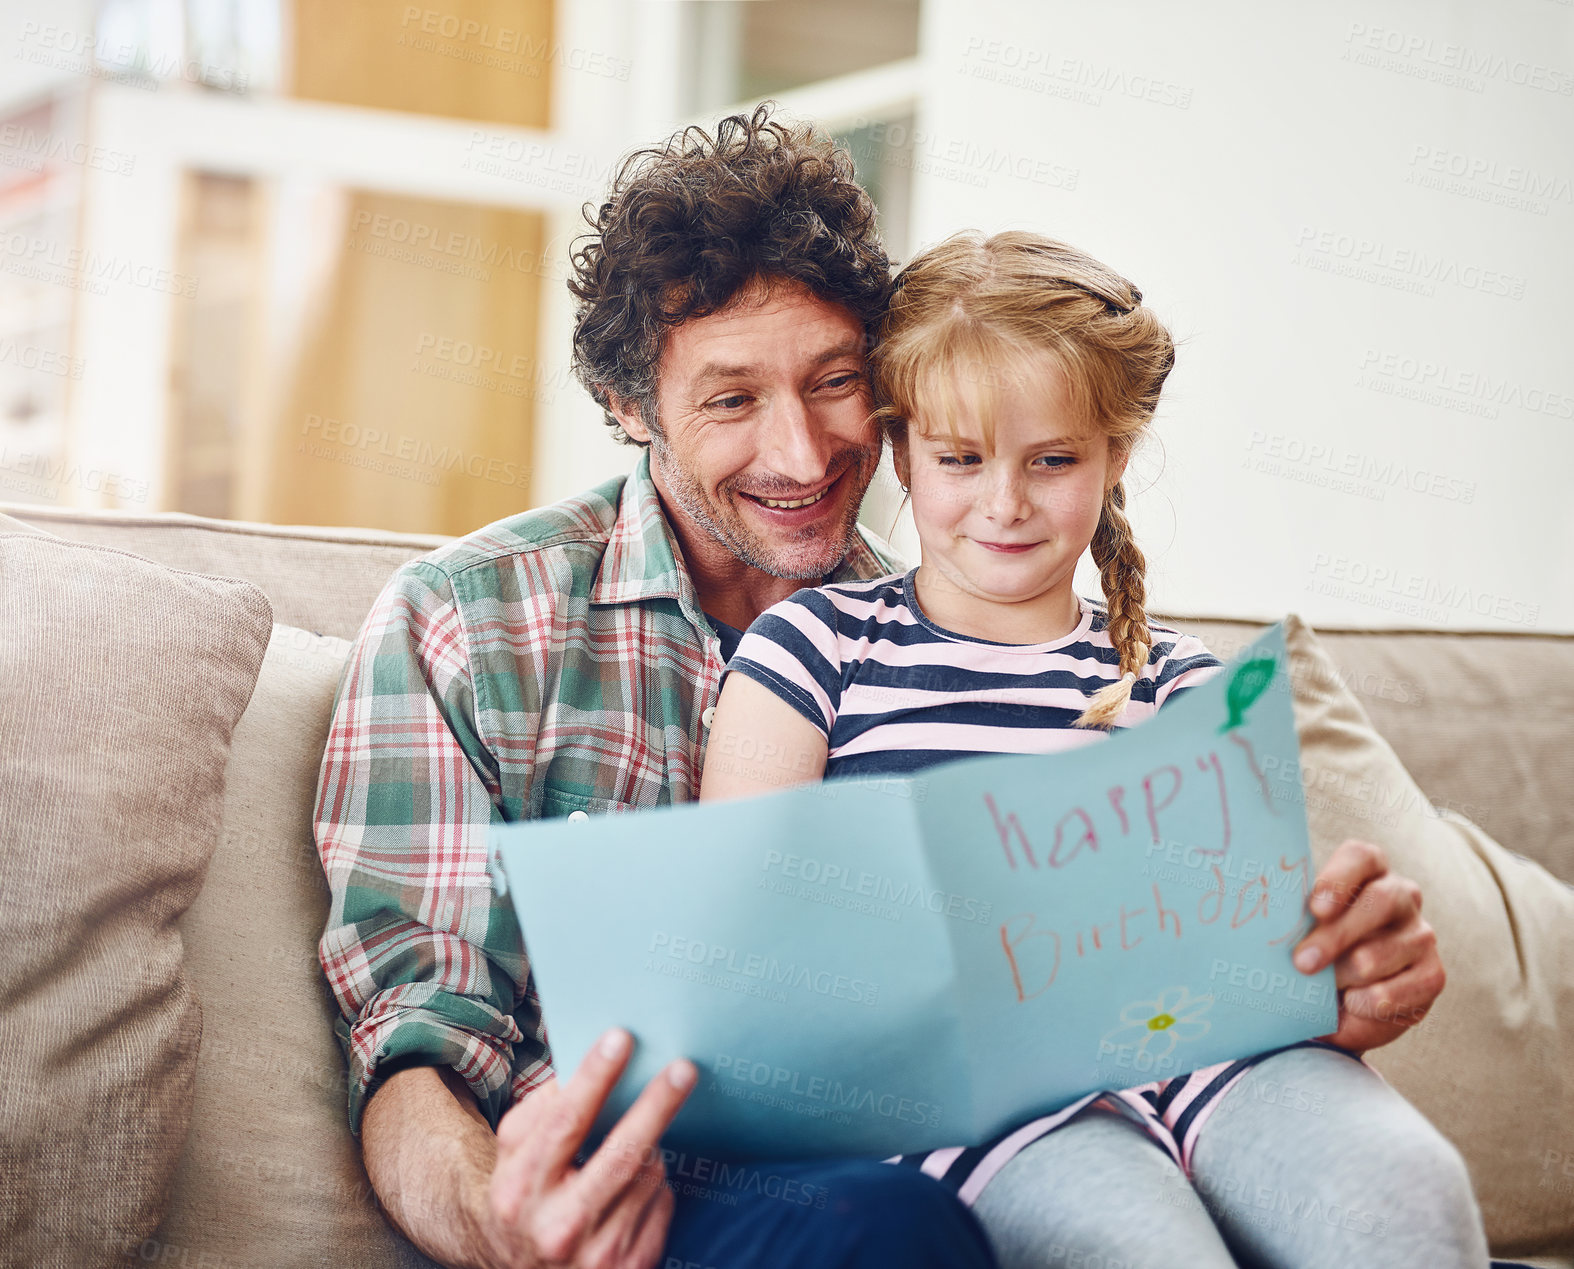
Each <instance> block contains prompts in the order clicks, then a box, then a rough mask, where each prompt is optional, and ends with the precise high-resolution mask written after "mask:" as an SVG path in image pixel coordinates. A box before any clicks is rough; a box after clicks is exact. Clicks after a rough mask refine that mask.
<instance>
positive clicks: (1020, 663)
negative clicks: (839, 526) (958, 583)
mask: <svg viewBox="0 0 1574 1269" xmlns="http://www.w3.org/2000/svg"><path fill="white" fill-rule="evenodd" d="M916 572H917V569H910V570H909V571H908V572H907V573H905V574H901V573H894V574H891V575H890V576H887V577H879V578H876V579H874V580H873V581H868V582H851V583H847V582H844V583H841V584H838V585H832V586H821V587H819V588H818V589H813V590H807V589H806V590H800V591H798V592H797V593H796V594H794V595H792V596H791V597H790V598H788V599H785V600H783V601H782V602H781V603H779V604H776V605H774V606H772V607H771V608H768V609H766V610H765V612H763V613H761V614H760V616H759V617H758V618H756V619H755V622H754V624H753V625H751V626H750V627H749V629H748V631H747V633H746V634H745V635H744V636H743V639H742V640H741V641H740V642H739V644H738V650H737V651H736V652H735V653H733V655H732V658H731V659H730V660H729V661H728V662H727V669H726V673H728V674H731V673H739V674H743V675H745V676H747V677H748V678H751V679H754V680H755V681H756V682H758V683H762V684H764V685H765V686H766V687H768V688H770V689H771V691H773V692H775V693H776V695H778V696H780V697H781V698H782V699H783V700H784V701H786V702H787V703H788V704H789V705H791V706H792V707H793V708H794V709H796V710H797V711H798V712H799V713H800V714H802V715H803V716H804V717H805V718H807V719H808V720H809V721H810V722H811V723H813V724H814V725H815V726H816V727H818V728H819V729H820V731H821V732H823V733H824V734H825V737H826V742H827V750H828V752H827V756H826V765H825V775H826V778H827V779H830V778H832V777H836V776H850V775H889V774H893V773H908V772H913V771H918V770H921V769H922V768H924V767H930V766H934V765H935V764H936V763H939V762H946V761H949V760H950V759H953V758H964V757H969V756H971V755H975V754H981V753H1054V752H1057V751H1059V750H1063V749H1073V748H1076V747H1077V746H1080V745H1090V744H1095V743H1097V742H1098V741H1099V740H1101V739H1102V738H1103V734H1102V733H1101V732H1098V731H1096V730H1087V729H1082V728H1074V727H1072V723H1073V722H1074V721H1075V720H1076V718H1077V717H1078V715H1080V714H1081V713H1082V711H1083V710H1084V709H1086V708H1087V705H1088V701H1089V699H1090V698H1091V697H1092V696H1093V694H1094V693H1095V692H1096V691H1098V690H1099V688H1101V687H1103V686H1105V685H1106V684H1108V683H1113V682H1114V681H1115V680H1116V679H1118V678H1119V677H1120V654H1119V653H1118V652H1117V651H1116V650H1115V645H1114V643H1113V642H1111V640H1110V637H1109V631H1108V622H1107V615H1106V613H1105V610H1104V606H1103V605H1102V604H1096V603H1094V602H1093V601H1092V600H1089V599H1083V598H1081V597H1079V598H1078V603H1079V604H1080V605H1081V609H1082V618H1081V620H1080V621H1079V622H1078V623H1077V627H1076V629H1074V630H1073V631H1071V633H1070V634H1068V635H1065V636H1063V637H1061V638H1059V639H1054V640H1051V641H1049V642H1048V643H1027V644H1016V643H992V642H990V641H989V640H987V639H975V638H971V637H969V636H966V635H960V634H955V633H953V632H952V631H949V630H945V629H942V628H941V627H940V626H937V625H935V623H934V622H932V621H930V620H929V618H928V617H926V616H925V615H924V613H923V611H922V610H921V609H920V608H919V606H918V603H917V600H916V599H915V597H914V595H913V576H914V574H915V573H916ZM1149 629H1150V630H1151V631H1152V632H1153V647H1152V649H1151V651H1150V652H1149V654H1148V664H1147V665H1146V667H1144V669H1143V671H1142V674H1141V677H1140V678H1139V679H1138V680H1137V682H1136V683H1135V684H1134V685H1133V686H1132V691H1131V701H1130V703H1129V704H1128V705H1127V706H1126V709H1125V712H1124V713H1122V714H1121V716H1120V718H1119V719H1118V720H1117V722H1116V726H1119V727H1134V726H1136V725H1137V724H1138V723H1140V722H1143V721H1145V720H1146V719H1148V718H1151V717H1152V716H1153V715H1154V713H1155V712H1156V711H1157V710H1158V709H1159V707H1160V706H1161V705H1163V704H1164V702H1165V701H1167V700H1169V699H1170V698H1171V697H1173V696H1174V695H1176V693H1178V692H1181V691H1184V690H1185V689H1186V688H1187V687H1191V686H1193V685H1195V684H1197V683H1200V682H1202V681H1203V680H1204V679H1206V678H1208V677H1209V676H1211V675H1212V674H1214V673H1216V672H1217V670H1218V668H1219V660H1218V658H1217V657H1215V656H1214V655H1213V654H1212V653H1210V652H1209V651H1208V650H1207V648H1205V647H1203V645H1202V644H1201V643H1200V642H1199V641H1198V640H1197V639H1194V638H1192V637H1191V636H1190V635H1183V634H1181V633H1180V632H1179V631H1177V630H1172V629H1170V628H1169V627H1168V626H1161V625H1157V624H1155V623H1152V622H1150V623H1149Z"/></svg>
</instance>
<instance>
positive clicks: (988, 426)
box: [870, 230, 1175, 728]
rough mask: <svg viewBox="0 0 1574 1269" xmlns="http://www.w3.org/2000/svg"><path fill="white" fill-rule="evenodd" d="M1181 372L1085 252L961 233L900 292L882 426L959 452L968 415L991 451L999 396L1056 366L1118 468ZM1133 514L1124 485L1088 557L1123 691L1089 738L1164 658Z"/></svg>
mask: <svg viewBox="0 0 1574 1269" xmlns="http://www.w3.org/2000/svg"><path fill="white" fill-rule="evenodd" d="M1174 364H1175V344H1174V341H1173V340H1172V339H1171V338H1170V333H1169V331H1168V330H1166V329H1165V327H1164V324H1163V323H1162V322H1160V321H1159V319H1158V318H1157V317H1156V316H1155V315H1154V314H1153V312H1152V310H1151V309H1147V308H1144V307H1143V306H1142V292H1141V291H1139V290H1137V288H1136V287H1134V286H1133V285H1132V284H1131V283H1130V282H1128V281H1127V280H1126V279H1125V278H1123V277H1121V276H1120V274H1118V273H1116V272H1115V271H1114V270H1113V269H1110V268H1109V267H1108V266H1106V265H1103V264H1100V263H1099V262H1098V261H1097V260H1095V259H1093V258H1092V257H1091V256H1088V255H1086V254H1085V253H1083V252H1081V251H1078V250H1077V249H1076V248H1075V247H1070V246H1067V245H1066V244H1065V243H1063V242H1056V241H1054V240H1053V239H1050V238H1044V237H1041V236H1040V235H1038V234H1032V233H1027V232H1024V231H1020V230H1013V231H1010V232H1006V233H999V234H995V235H994V236H993V237H990V238H985V237H983V236H982V235H981V234H979V233H976V232H972V231H969V232H964V233H959V234H955V235H953V236H952V237H950V238H947V239H946V240H945V241H944V242H942V243H940V244H939V245H938V246H934V247H931V248H929V249H928V250H927V251H923V252H921V253H920V254H919V255H918V256H917V257H916V258H915V259H914V260H913V261H912V263H910V264H909V265H908V266H907V267H906V268H905V269H903V270H902V272H901V274H900V275H899V276H898V278H897V279H896V284H895V290H894V293H893V295H892V299H891V305H890V308H889V309H888V310H887V312H886V315H885V318H884V320H883V321H882V323H881V325H880V327H879V329H878V332H877V337H876V340H875V344H874V348H873V350H872V352H871V356H870V366H871V369H872V371H873V377H874V391H875V399H876V401H877V402H878V403H879V404H878V407H877V409H876V411H875V416H876V418H877V419H878V420H879V421H880V425H881V428H882V430H883V431H884V433H885V437H886V439H887V440H889V441H890V442H891V445H892V448H893V449H896V450H898V451H902V452H905V448H906V444H907V429H908V425H909V423H910V422H911V421H912V420H914V419H918V420H922V421H924V422H927V421H930V420H935V419H943V420H944V421H945V425H946V429H947V431H948V432H949V433H950V435H951V439H952V441H953V442H956V443H959V442H960V438H959V436H958V434H957V429H956V420H957V419H958V418H959V417H962V415H963V414H970V415H971V416H972V417H973V418H976V419H977V420H978V421H979V424H980V426H981V427H982V428H983V430H984V443H985V445H986V447H987V446H990V445H992V443H993V439H994V428H993V417H994V414H995V410H994V409H993V408H992V407H993V405H994V404H995V401H994V398H995V397H996V395H997V393H998V391H999V390H1000V389H1002V388H1008V389H1016V390H1021V389H1023V388H1027V389H1032V388H1035V387H1038V386H1040V385H1042V384H1043V382H1044V380H1045V377H1046V376H1045V368H1046V366H1048V367H1051V368H1053V370H1055V371H1058V372H1059V375H1060V377H1061V379H1062V380H1063V382H1064V383H1065V385H1066V391H1067V397H1068V400H1069V402H1070V405H1071V409H1072V411H1073V413H1074V414H1075V415H1076V416H1077V417H1078V418H1079V419H1081V420H1082V421H1083V422H1084V423H1086V424H1087V425H1090V426H1092V427H1095V428H1097V429H1098V430H1099V431H1102V432H1103V433H1104V434H1105V435H1106V436H1107V437H1108V438H1109V457H1110V462H1111V464H1112V465H1114V464H1118V463H1119V462H1120V461H1122V460H1123V459H1125V458H1126V457H1127V456H1128V455H1129V454H1130V453H1131V451H1132V449H1133V447H1134V446H1135V445H1136V442H1137V440H1138V439H1139V438H1140V437H1141V436H1142V434H1143V433H1144V432H1145V431H1146V429H1147V428H1148V426H1149V424H1150V423H1151V422H1152V419H1153V412H1154V410H1155V409H1156V408H1157V406H1158V403H1159V393H1160V391H1161V390H1162V389H1163V387H1164V380H1165V378H1166V377H1167V376H1168V375H1169V372H1170V368H1171V367H1172V366H1173V365H1174ZM920 426H923V423H922V422H921V423H920ZM1125 507H1126V492H1125V488H1124V484H1123V482H1122V481H1117V482H1116V483H1115V484H1114V486H1113V487H1111V488H1110V489H1109V490H1108V491H1107V492H1106V493H1105V495H1104V506H1103V509H1102V511H1101V513H1100V516H1099V523H1098V528H1097V530H1095V532H1094V534H1093V541H1092V544H1091V550H1092V553H1093V562H1094V563H1095V564H1096V565H1097V566H1098V569H1099V577H1100V580H1101V581H1102V583H1103V588H1104V601H1105V604H1106V606H1107V608H1108V610H1109V632H1110V639H1111V641H1112V642H1113V643H1114V645H1115V648H1116V650H1117V651H1118V652H1119V653H1120V670H1121V677H1120V679H1119V680H1118V681H1117V682H1115V683H1111V684H1109V685H1107V686H1106V687H1104V688H1103V689H1101V690H1100V691H1099V692H1098V693H1097V694H1095V695H1094V697H1093V698H1092V700H1091V701H1090V702H1089V704H1088V707H1087V709H1086V710H1085V711H1084V712H1083V713H1082V715H1081V717H1079V718H1078V719H1077V720H1076V723H1075V726H1078V727H1102V728H1108V727H1112V726H1113V725H1114V722H1115V720H1116V718H1118V717H1119V716H1120V713H1121V711H1122V710H1124V709H1125V707H1126V703H1127V702H1128V701H1129V700H1130V699H1131V689H1132V687H1133V685H1134V684H1135V683H1136V681H1137V678H1138V676H1139V675H1140V674H1141V673H1142V670H1143V668H1144V667H1145V666H1146V665H1147V663H1148V653H1149V650H1150V649H1151V648H1152V646H1153V635H1152V632H1151V631H1150V630H1149V629H1148V618H1147V613H1146V611H1145V609H1144V604H1145V603H1146V597H1147V585H1146V582H1145V579H1144V573H1145V570H1146V567H1147V565H1146V561H1145V560H1144V559H1143V557H1142V552H1141V551H1139V550H1138V549H1137V544H1136V542H1135V541H1134V540H1133V538H1132V535H1131V525H1130V523H1129V522H1128V521H1127V519H1126V515H1125Z"/></svg>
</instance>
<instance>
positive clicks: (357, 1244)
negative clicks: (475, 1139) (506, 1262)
mask: <svg viewBox="0 0 1574 1269" xmlns="http://www.w3.org/2000/svg"><path fill="white" fill-rule="evenodd" d="M349 646H350V645H349V644H348V643H346V642H345V641H344V640H342V639H333V638H324V637H319V636H316V635H312V634H309V633H307V632H306V631H304V630H299V629H295V628H293V627H289V626H275V627H274V630H273V639H272V642H271V643H269V645H268V655H267V659H266V660H265V661H264V662H263V665H262V673H261V675H260V676H259V678H258V680H257V690H256V692H255V694H254V695H253V697H252V702H251V707H250V708H249V709H248V710H247V711H246V714H245V716H244V717H243V718H242V719H241V721H240V725H239V726H238V727H237V728H236V729H235V742H234V745H233V748H232V750H231V755H230V773H229V784H228V787H227V789H226V790H225V795H224V821H223V830H222V832H221V834H220V839H219V846H218V849H217V851H216V852H215V854H214V856H213V863H212V865H211V867H210V868H209V870H208V880H207V884H206V885H205V886H204V887H203V890H202V894H201V895H200V896H199V897H198V898H197V900H196V902H195V903H193V904H192V905H191V909H190V911H188V912H187V913H186V915H185V917H184V918H183V920H182V922H181V929H182V932H183V933H184V935H185V939H186V948H187V963H188V965H189V967H190V973H191V977H192V981H193V983H194V984H195V985H196V987H197V990H198V992H199V993H200V995H201V997H202V1002H203V1015H204V1020H205V1025H204V1029H203V1038H202V1053H201V1056H200V1058H199V1059H198V1062H197V1080H196V1096H195V1102H194V1108H193V1116H192V1127H191V1136H190V1138H189V1140H188V1141H187V1143H186V1151H185V1154H184V1156H183V1157H182V1159H181V1161H180V1170H179V1173H178V1175H177V1177H176V1182H175V1191H174V1195H173V1198H172V1200H171V1203H170V1207H169V1214H168V1216H167V1217H166V1218H165V1220H164V1224H163V1226H162V1227H161V1228H160V1229H159V1230H158V1232H157V1234H156V1236H155V1239H154V1242H155V1245H156V1250H158V1251H159V1253H160V1254H163V1249H165V1248H176V1249H181V1251H180V1254H182V1255H185V1256H187V1257H188V1259H187V1260H185V1261H181V1262H178V1263H188V1264H213V1265H268V1266H269V1267H270V1269H289V1267H291V1266H301V1267H303V1269H304V1266H307V1265H311V1266H320V1265H325V1264H327V1265H357V1266H359V1265H386V1266H427V1265H430V1263H431V1262H430V1261H428V1260H427V1259H426V1258H425V1257H423V1256H422V1255H421V1254H420V1253H419V1252H417V1251H416V1250H415V1248H414V1247H412V1246H411V1245H410V1244H409V1243H408V1242H407V1241H406V1240H405V1239H404V1238H403V1237H401V1236H400V1235H399V1234H398V1233H396V1232H395V1231H394V1230H393V1228H392V1227H391V1226H390V1225H389V1224H388V1222H387V1220H386V1219H385V1218H384V1217H383V1215H382V1213H381V1211H380V1210H379V1209H378V1207H377V1202H376V1200H375V1198H374V1197H373V1194H372V1190H371V1185H370V1183H369V1182H368V1180H367V1178H366V1173H365V1171H364V1170H363V1169H362V1167H361V1152H360V1146H359V1143H358V1142H357V1141H356V1140H355V1139H354V1138H353V1137H352V1136H351V1135H350V1128H349V1119H348V1107H349V1093H348V1089H347V1087H346V1082H345V1067H344V1057H343V1055H342V1054H341V1053H340V1051H339V1045H338V1042H337V1041H336V1040H335V1039H334V1033H333V1020H334V1019H335V1018H336V1017H337V1016H338V1010H337V1009H336V1007H335V1006H334V1004H333V1001H332V997H331V995H330V994H329V991H328V985H327V982H326V981H325V980H324V978H323V974H322V969H321V968H320V967H319V965H318V962H317V940H318V938H320V937H321V935H322V931H323V926H324V924H325V922H326V920H327V916H328V885H327V881H326V880H325V879H324V877H323V870H322V864H321V863H320V862H319V860H318V856H317V848H316V846H315V845H314V843H313V840H312V825H311V813H312V803H313V797H314V793H315V789H316V785H317V769H318V766H319V764H320V763H321V761H322V751H323V745H324V743H325V742H326V738H327V734H328V719H329V715H330V713H331V712H332V708H333V697H334V690H335V688H336V687H337V684H338V680H339V673H340V670H341V669H342V667H343V665H344V662H345V659H346V656H347V654H348V652H349Z"/></svg>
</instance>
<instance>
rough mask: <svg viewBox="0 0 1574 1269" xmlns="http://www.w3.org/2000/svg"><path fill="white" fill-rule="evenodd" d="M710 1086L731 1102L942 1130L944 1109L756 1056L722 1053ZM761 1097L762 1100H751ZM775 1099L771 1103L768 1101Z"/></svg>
mask: <svg viewBox="0 0 1574 1269" xmlns="http://www.w3.org/2000/svg"><path fill="white" fill-rule="evenodd" d="M710 1068H711V1070H712V1072H714V1074H713V1075H712V1077H711V1082H710V1085H709V1087H710V1088H711V1090H712V1091H714V1092H718V1093H721V1094H722V1095H723V1096H726V1097H747V1098H748V1100H751V1101H760V1102H762V1104H767V1105H776V1106H781V1107H783V1108H790V1109H793V1110H795V1111H797V1113H800V1114H813V1113H815V1112H816V1111H819V1112H820V1113H822V1114H829V1115H836V1116H837V1117H838V1122H840V1123H849V1122H851V1116H853V1115H855V1114H857V1115H878V1116H880V1117H881V1118H883V1119H894V1120H896V1121H897V1122H899V1123H906V1124H925V1125H927V1126H929V1127H931V1128H938V1127H939V1126H940V1107H939V1106H938V1105H937V1104H935V1103H933V1102H929V1101H926V1100H924V1099H922V1098H918V1097H913V1096H910V1095H907V1094H902V1093H897V1092H894V1091H891V1090H887V1089H878V1088H869V1087H867V1086H865V1085H862V1084H843V1083H842V1082H841V1081H840V1080H838V1079H834V1078H832V1077H831V1076H827V1075H818V1074H814V1073H811V1072H808V1071H799V1070H793V1069H792V1068H790V1067H785V1066H777V1065H776V1064H775V1063H774V1062H764V1061H760V1060H758V1059H756V1058H753V1057H745V1056H739V1055H737V1054H730V1053H718V1054H717V1055H716V1056H715V1058H714V1059H713V1060H712V1062H711V1063H710ZM751 1094H759V1095H760V1096H752V1095H751ZM767 1098H768V1099H770V1100H769V1101H766V1100H764V1099H767Z"/></svg>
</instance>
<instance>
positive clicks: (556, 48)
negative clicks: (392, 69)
mask: <svg viewBox="0 0 1574 1269" xmlns="http://www.w3.org/2000/svg"><path fill="white" fill-rule="evenodd" d="M399 27H400V32H399V36H398V38H397V39H396V40H395V41H394V42H395V43H396V44H399V45H403V46H405V47H408V48H415V49H421V50H424V51H427V52H435V53H440V54H442V55H444V56H448V57H457V58H460V59H461V60H463V61H467V62H471V63H473V64H475V65H478V66H485V67H488V68H490V69H493V70H506V71H516V72H520V73H523V74H525V75H528V76H530V77H532V78H534V77H538V76H539V75H540V74H541V68H542V67H543V66H545V65H547V64H549V63H550V64H551V65H554V66H557V67H559V68H561V69H563V70H572V71H581V72H583V73H585V74H588V75H599V76H602V77H604V78H606V79H615V80H618V81H619V82H620V83H623V82H627V80H628V77H629V72H630V70H631V69H632V68H633V63H631V62H630V61H629V60H628V59H627V58H623V57H613V56H611V55H610V54H607V53H603V52H600V51H599V50H596V49H584V48H577V47H575V46H572V45H567V44H564V43H563V42H562V41H561V40H552V39H549V38H547V37H546V36H535V35H532V34H531V33H530V32H529V31H526V30H523V29H521V28H516V27H509V26H494V25H493V24H492V23H490V22H481V21H479V20H477V19H475V18H471V17H468V16H461V15H460V14H457V13H445V12H443V11H442V10H441V9H431V8H423V7H422V6H420V5H414V4H407V5H405V7H404V14H403V16H402V17H401V19H400V22H399Z"/></svg>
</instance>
